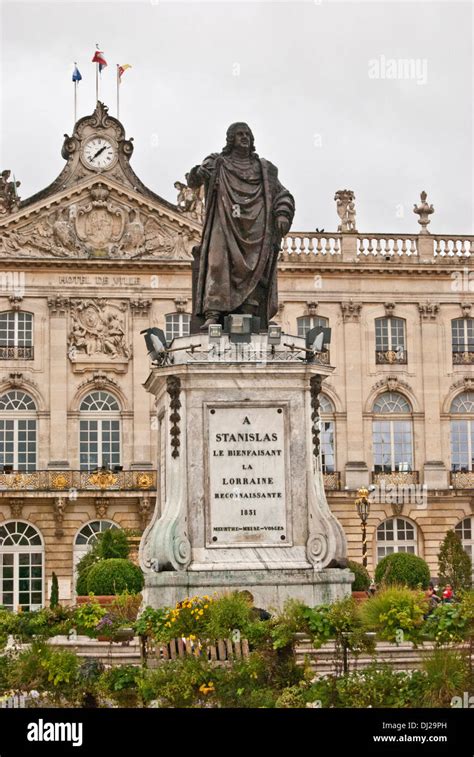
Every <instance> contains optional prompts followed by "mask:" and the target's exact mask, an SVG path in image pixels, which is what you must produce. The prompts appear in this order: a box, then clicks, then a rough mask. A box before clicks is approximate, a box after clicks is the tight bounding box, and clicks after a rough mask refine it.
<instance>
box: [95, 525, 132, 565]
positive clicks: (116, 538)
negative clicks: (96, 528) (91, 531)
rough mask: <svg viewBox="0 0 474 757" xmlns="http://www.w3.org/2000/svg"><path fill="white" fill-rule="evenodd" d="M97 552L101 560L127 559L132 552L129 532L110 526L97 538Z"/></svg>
mask: <svg viewBox="0 0 474 757" xmlns="http://www.w3.org/2000/svg"><path fill="white" fill-rule="evenodd" d="M97 545H98V546H97V552H98V555H99V557H100V559H101V560H111V559H113V558H120V559H122V560H126V559H127V557H128V555H129V553H130V545H129V543H128V539H127V534H126V533H125V531H123V530H122V529H121V528H109V529H107V531H103V532H102V533H101V534H100V536H99V538H98V539H97Z"/></svg>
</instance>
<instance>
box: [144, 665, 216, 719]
mask: <svg viewBox="0 0 474 757" xmlns="http://www.w3.org/2000/svg"><path fill="white" fill-rule="evenodd" d="M216 674H218V671H217V669H216V668H212V666H211V665H210V664H209V662H208V660H207V659H206V658H201V657H186V658H184V659H180V660H173V661H171V662H167V663H166V664H165V665H161V666H160V667H158V668H157V669H156V670H152V671H147V673H146V674H145V675H144V676H143V678H140V679H137V686H138V690H139V693H140V696H141V697H142V699H143V700H144V702H145V703H149V702H151V701H153V700H158V701H159V703H160V706H162V707H192V706H193V705H196V704H197V703H198V702H199V701H200V700H203V701H206V702H208V701H209V700H210V699H212V697H213V691H214V682H213V678H214V676H215V675H216Z"/></svg>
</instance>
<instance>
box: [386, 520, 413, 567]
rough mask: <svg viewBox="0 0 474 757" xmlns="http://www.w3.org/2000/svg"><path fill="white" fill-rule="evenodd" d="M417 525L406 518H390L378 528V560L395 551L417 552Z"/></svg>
mask: <svg viewBox="0 0 474 757" xmlns="http://www.w3.org/2000/svg"><path fill="white" fill-rule="evenodd" d="M417 549H418V547H417V531H416V526H415V525H414V524H413V523H411V522H410V521H409V520H407V519H406V518H388V520H384V521H383V523H381V524H380V525H379V526H378V528H377V544H376V550H377V562H379V561H380V560H381V559H382V558H383V557H385V556H386V555H391V554H393V552H410V553H411V554H412V555H416V554H417Z"/></svg>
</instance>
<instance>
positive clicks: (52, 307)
mask: <svg viewBox="0 0 474 757" xmlns="http://www.w3.org/2000/svg"><path fill="white" fill-rule="evenodd" d="M48 307H49V311H50V318H49V354H50V360H49V405H50V421H49V462H48V467H51V466H52V467H58V462H61V466H62V467H63V466H64V467H67V466H69V461H68V446H67V444H68V435H67V427H68V422H67V383H68V337H67V311H68V308H69V300H68V298H66V297H61V296H59V295H57V296H56V297H49V298H48Z"/></svg>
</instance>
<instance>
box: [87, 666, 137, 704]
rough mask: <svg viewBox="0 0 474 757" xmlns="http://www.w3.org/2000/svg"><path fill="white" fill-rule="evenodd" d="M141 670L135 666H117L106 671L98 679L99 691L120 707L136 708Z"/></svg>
mask: <svg viewBox="0 0 474 757" xmlns="http://www.w3.org/2000/svg"><path fill="white" fill-rule="evenodd" d="M141 676H142V671H141V668H139V667H136V666H135V665H117V666H115V667H113V668H109V669H108V670H106V671H105V672H104V673H103V674H102V675H101V676H100V679H99V682H98V687H99V690H100V691H101V692H102V693H104V694H105V695H106V696H109V697H111V698H112V699H114V700H116V701H117V702H118V703H119V704H120V705H122V706H129V707H133V706H136V704H137V701H138V697H139V681H140V678H141Z"/></svg>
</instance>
